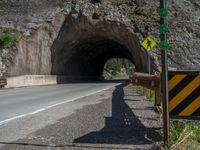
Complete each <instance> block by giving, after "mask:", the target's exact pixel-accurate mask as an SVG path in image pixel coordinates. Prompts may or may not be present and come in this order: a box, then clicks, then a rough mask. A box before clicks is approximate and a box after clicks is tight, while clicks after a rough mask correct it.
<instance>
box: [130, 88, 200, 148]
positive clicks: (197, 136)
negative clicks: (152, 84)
mask: <svg viewBox="0 0 200 150" xmlns="http://www.w3.org/2000/svg"><path fill="white" fill-rule="evenodd" d="M133 88H134V89H135V90H136V91H137V92H138V93H139V94H141V95H144V96H146V97H147V99H149V100H151V101H152V100H154V98H155V97H154V93H152V94H150V95H149V92H148V90H145V89H144V88H143V87H141V86H135V85H134V86H133ZM170 143H171V147H170V149H171V150H199V149H200V124H199V121H186V120H174V121H171V122H170Z"/></svg>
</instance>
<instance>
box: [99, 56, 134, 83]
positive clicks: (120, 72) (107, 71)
mask: <svg viewBox="0 0 200 150" xmlns="http://www.w3.org/2000/svg"><path fill="white" fill-rule="evenodd" d="M134 72H135V65H134V64H133V63H132V61H131V60H128V59H126V58H112V59H109V60H108V61H107V62H106V63H105V66H104V71H103V77H104V79H105V80H110V79H128V78H129V76H130V75H133V74H134Z"/></svg>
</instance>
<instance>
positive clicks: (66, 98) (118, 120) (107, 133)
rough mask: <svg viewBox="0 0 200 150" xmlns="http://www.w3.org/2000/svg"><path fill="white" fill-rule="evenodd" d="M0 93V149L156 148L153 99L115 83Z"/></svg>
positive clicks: (157, 122) (158, 126)
mask: <svg viewBox="0 0 200 150" xmlns="http://www.w3.org/2000/svg"><path fill="white" fill-rule="evenodd" d="M117 85H118V86H117ZM0 95H1V96H0V114H1V115H0V116H1V125H0V150H16V149H19V150H21V149H25V150H116V149H119V150H123V149H126V150H132V149H148V150H149V149H159V147H160V146H159V142H160V141H161V139H162V138H161V135H160V129H161V120H160V118H159V114H156V113H155V112H154V111H153V103H151V102H148V101H146V99H145V97H144V96H141V95H139V94H137V93H136V92H134V91H133V89H132V87H131V86H127V85H126V84H121V83H120V82H117V83H116V82H115V83H81V84H78V83H77V84H66V85H65V84H63V85H52V86H37V87H28V88H17V89H6V90H1V91H0ZM2 114H3V115H2Z"/></svg>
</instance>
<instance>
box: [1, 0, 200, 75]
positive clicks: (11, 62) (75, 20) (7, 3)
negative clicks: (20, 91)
mask: <svg viewBox="0 0 200 150" xmlns="http://www.w3.org/2000/svg"><path fill="white" fill-rule="evenodd" d="M168 5H169V6H168V7H169V10H170V15H169V26H170V28H171V31H170V34H169V39H170V43H171V47H170V50H169V54H168V57H169V66H170V68H173V69H200V65H199V64H200V51H199V45H200V38H199V35H200V30H199V29H200V1H199V0H193V1H191V0H184V1H183V0H169V1H168ZM158 6H159V1H158V0H148V1H145V0H142V1H138V0H126V1H124V3H119V2H118V1H117V0H116V1H112V0H101V1H96V0H2V1H0V30H1V29H3V28H5V27H9V28H14V29H16V30H17V31H19V32H20V35H21V36H20V41H19V43H18V44H17V46H16V47H14V48H13V47H12V48H10V49H4V50H1V51H0V56H2V55H5V54H6V57H7V60H6V61H5V60H4V61H1V57H0V67H1V72H6V73H7V74H8V75H9V76H16V75H23V74H67V73H74V74H76V72H78V71H80V70H79V68H80V66H79V65H80V64H81V63H83V62H81V61H77V62H73V63H74V65H71V68H72V69H70V63H71V62H70V61H68V60H70V59H72V58H73V57H71V58H70V57H68V59H66V57H65V58H64V57H63V56H64V55H67V56H72V54H73V53H76V52H77V51H80V52H81V50H82V51H84V50H85V49H87V48H88V47H87V42H86V44H83V43H84V42H81V41H84V40H85V41H88V39H91V38H92V39H93V40H94V41H93V43H90V44H89V45H90V46H89V48H90V49H93V50H95V49H96V48H95V47H96V44H97V43H96V44H94V43H95V39H94V38H93V37H97V38H96V41H102V40H104V41H105V40H108V41H110V42H109V44H110V45H113V44H112V42H111V41H114V42H117V43H118V46H111V47H112V48H111V49H120V48H121V49H123V50H124V51H126V52H125V53H123V52H122V51H121V50H117V52H116V53H115V54H113V53H111V52H110V56H107V59H108V58H111V57H112V56H116V57H119V55H120V54H122V55H123V57H126V58H128V59H130V60H131V59H132V60H131V61H134V63H135V65H136V69H137V70H138V71H143V72H148V64H147V63H148V61H147V55H148V54H147V52H146V51H145V50H143V49H141V48H140V46H139V42H140V41H142V40H143V39H144V38H145V37H146V36H147V35H150V36H152V37H153V38H154V39H155V40H156V41H159V30H158V28H159V16H158V14H157V11H158ZM69 18H70V19H69ZM69 22H70V23H69ZM66 26H67V27H66ZM89 41H91V40H89ZM114 42H113V43H114ZM81 43H82V44H81ZM100 43H101V42H100ZM101 44H102V43H101ZM109 44H108V45H109ZM104 45H105V42H104ZM77 46H79V47H80V46H81V47H82V48H78V49H79V50H78V49H77ZM120 46H121V47H120ZM75 48H76V49H77V51H76V50H75ZM72 50H73V51H72ZM96 50H97V49H96ZM71 53H72V54H71ZM99 54H100V53H99ZM102 54H103V53H102ZM111 55H112V56H111ZM74 56H75V55H74ZM91 56H92V58H94V59H95V57H94V56H95V53H94V52H93V53H91ZM130 56H131V57H130ZM4 57H5V56H4ZM76 59H80V58H79V57H76ZM94 59H87V60H86V61H92V62H93V63H94V64H95V62H94ZM151 60H152V61H151V62H152V68H153V69H154V71H159V70H160V51H159V50H158V49H157V48H156V49H155V50H154V51H153V52H152V53H151ZM100 61H101V62H102V64H103V63H104V62H105V61H106V60H100ZM55 62H56V63H55ZM59 63H60V64H59ZM66 66H68V67H66ZM88 66H90V65H88ZM101 67H102V65H101ZM101 67H100V68H101ZM89 68H92V67H91V66H90V67H85V69H86V70H90V69H89ZM92 69H94V67H93V68H92ZM67 70H68V71H67ZM70 70H71V72H70ZM77 70H78V71H77ZM83 70H84V69H83ZM80 72H81V71H80ZM97 72H99V71H97ZM91 74H92V73H91Z"/></svg>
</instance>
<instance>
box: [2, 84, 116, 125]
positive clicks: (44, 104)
mask: <svg viewBox="0 0 200 150" xmlns="http://www.w3.org/2000/svg"><path fill="white" fill-rule="evenodd" d="M118 84H119V83H75V84H61V85H51V86H36V87H27V88H15V89H5V90H0V125H2V124H5V123H7V122H10V121H13V120H15V119H18V118H22V117H26V116H29V115H33V114H36V113H39V112H41V111H44V110H47V109H50V108H52V107H55V106H58V105H62V104H64V103H68V102H70V101H74V100H77V99H80V98H82V97H85V96H88V95H91V94H95V93H98V92H100V91H103V90H105V89H109V88H112V87H114V86H116V85H118Z"/></svg>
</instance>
